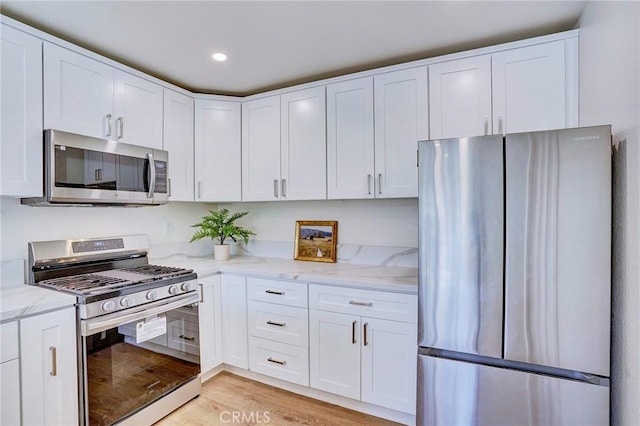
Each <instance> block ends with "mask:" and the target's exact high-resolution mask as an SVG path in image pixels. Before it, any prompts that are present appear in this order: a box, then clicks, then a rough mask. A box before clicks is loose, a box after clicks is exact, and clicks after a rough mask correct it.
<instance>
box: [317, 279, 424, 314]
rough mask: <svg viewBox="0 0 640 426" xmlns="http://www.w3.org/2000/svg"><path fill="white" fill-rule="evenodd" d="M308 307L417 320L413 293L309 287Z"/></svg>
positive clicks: (416, 297)
mask: <svg viewBox="0 0 640 426" xmlns="http://www.w3.org/2000/svg"><path fill="white" fill-rule="evenodd" d="M309 307H310V308H311V309H319V310H322V311H330V312H340V313H345V314H352V315H362V316H367V317H372V318H381V319H389V320H394V321H403V322H409V323H416V322H417V320H418V296H417V295H414V294H400V293H387V292H384V291H374V290H361V289H355V288H344V287H330V286H323V285H310V286H309Z"/></svg>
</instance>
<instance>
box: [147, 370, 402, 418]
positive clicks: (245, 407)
mask: <svg viewBox="0 0 640 426" xmlns="http://www.w3.org/2000/svg"><path fill="white" fill-rule="evenodd" d="M234 415H235V416H236V418H235V419H234V418H233V416H234ZM243 415H244V419H243V418H242V416H243ZM263 424H267V425H274V426H281V425H283V426H286V425H314V426H321V425H328V426H332V425H336V426H338V425H339V426H362V425H366V426H374V425H375V426H378V425H380V426H386V425H397V424H398V423H394V422H390V421H388V420H384V419H381V418H378V417H373V416H369V415H367V414H363V413H359V412H357V411H352V410H348V409H346V408H343V407H339V406H337V405H333V404H329V403H326V402H322V401H318V400H316V399H311V398H307V397H305V396H300V395H296V394H294V393H291V392H288V391H285V390H282V389H278V388H274V387H272V386H269V385H265V384H263V383H259V382H254V381H253V380H249V379H245V378H244V377H239V376H236V375H234V374H231V373H228V372H222V373H220V374H218V375H217V376H215V377H213V378H212V379H210V380H208V381H207V382H205V383H204V384H203V385H202V393H201V394H200V397H198V398H196V399H194V400H193V401H190V402H189V403H187V404H185V405H184V406H182V407H181V408H179V409H178V410H176V411H174V412H173V413H171V414H170V415H168V416H167V417H165V418H164V419H162V420H160V421H159V422H158V423H156V426H186V425H207V426H209V425H233V426H237V425H263Z"/></svg>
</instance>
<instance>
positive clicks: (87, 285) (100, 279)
mask: <svg viewBox="0 0 640 426" xmlns="http://www.w3.org/2000/svg"><path fill="white" fill-rule="evenodd" d="M38 284H39V285H42V286H46V287H51V288H54V289H58V290H67V291H70V292H72V293H76V294H85V293H88V292H91V291H92V290H96V289H104V288H117V287H123V286H127V285H131V284H133V282H132V281H128V280H124V279H121V278H113V277H106V276H103V275H95V274H85V275H72V276H68V277H61V278H53V279H50V280H44V281H40V282H39V283H38Z"/></svg>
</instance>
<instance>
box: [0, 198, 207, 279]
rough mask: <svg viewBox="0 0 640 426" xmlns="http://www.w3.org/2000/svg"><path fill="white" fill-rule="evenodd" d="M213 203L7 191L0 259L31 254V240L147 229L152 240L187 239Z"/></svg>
mask: <svg viewBox="0 0 640 426" xmlns="http://www.w3.org/2000/svg"><path fill="white" fill-rule="evenodd" d="M208 208H212V209H215V208H216V207H215V205H212V204H197V203H170V204H167V205H164V206H154V207H139V208H121V207H28V206H23V205H21V204H20V200H19V199H14V198H6V197H2V199H0V230H1V240H2V242H1V244H0V260H1V261H7V260H13V259H20V258H22V259H26V257H27V242H29V241H43V240H55V239H68V238H83V237H85V238H86V237H102V236H115V235H123V234H148V235H149V240H150V243H151V245H152V246H153V245H156V244H165V243H173V242H187V241H189V239H190V238H191V235H193V232H194V228H191V227H190V225H193V224H194V223H196V222H198V221H199V219H200V218H201V217H202V216H203V215H205V214H206V213H207V209H208ZM0 284H2V285H15V284H14V283H0Z"/></svg>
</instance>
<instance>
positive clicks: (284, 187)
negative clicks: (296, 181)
mask: <svg viewBox="0 0 640 426" xmlns="http://www.w3.org/2000/svg"><path fill="white" fill-rule="evenodd" d="M280 186H281V187H282V196H283V197H286V196H287V180H286V179H282V181H281V182H280Z"/></svg>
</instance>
